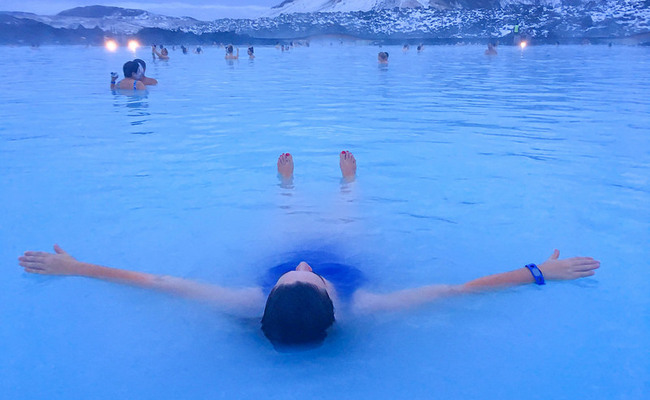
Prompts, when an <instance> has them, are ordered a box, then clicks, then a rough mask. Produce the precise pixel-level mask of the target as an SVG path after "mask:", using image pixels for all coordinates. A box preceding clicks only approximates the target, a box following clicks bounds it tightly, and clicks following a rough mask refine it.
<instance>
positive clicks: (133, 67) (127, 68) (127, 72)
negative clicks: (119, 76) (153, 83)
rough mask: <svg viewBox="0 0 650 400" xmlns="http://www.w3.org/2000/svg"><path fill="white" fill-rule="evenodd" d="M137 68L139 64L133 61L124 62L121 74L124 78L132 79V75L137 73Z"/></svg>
mask: <svg viewBox="0 0 650 400" xmlns="http://www.w3.org/2000/svg"><path fill="white" fill-rule="evenodd" d="M138 67H140V64H138V63H137V62H135V61H127V62H125V63H124V66H123V67H122V72H124V78H131V79H133V74H136V73H138Z"/></svg>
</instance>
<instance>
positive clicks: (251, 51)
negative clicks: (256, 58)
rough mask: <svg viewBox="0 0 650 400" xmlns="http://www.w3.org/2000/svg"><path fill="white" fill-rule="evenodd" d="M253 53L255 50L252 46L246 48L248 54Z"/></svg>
mask: <svg viewBox="0 0 650 400" xmlns="http://www.w3.org/2000/svg"><path fill="white" fill-rule="evenodd" d="M253 53H255V50H254V49H253V46H250V47H249V48H248V55H249V56H252V55H253Z"/></svg>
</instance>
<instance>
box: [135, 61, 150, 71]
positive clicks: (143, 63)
mask: <svg viewBox="0 0 650 400" xmlns="http://www.w3.org/2000/svg"><path fill="white" fill-rule="evenodd" d="M133 61H135V62H137V63H138V64H140V65H141V66H142V71H146V70H147V63H146V62H144V60H142V59H140V58H136V59H135V60H133Z"/></svg>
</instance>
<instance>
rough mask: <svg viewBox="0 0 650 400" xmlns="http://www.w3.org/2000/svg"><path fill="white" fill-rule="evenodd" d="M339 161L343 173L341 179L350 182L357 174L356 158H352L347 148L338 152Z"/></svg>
mask: <svg viewBox="0 0 650 400" xmlns="http://www.w3.org/2000/svg"><path fill="white" fill-rule="evenodd" d="M339 157H340V158H341V161H340V162H339V165H340V166H341V173H342V174H343V179H345V180H346V181H348V182H352V181H353V180H354V178H355V177H356V175H357V160H356V159H355V158H354V155H353V154H352V153H350V152H349V151H347V150H344V151H342V152H341V154H339Z"/></svg>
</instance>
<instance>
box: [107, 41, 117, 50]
mask: <svg viewBox="0 0 650 400" xmlns="http://www.w3.org/2000/svg"><path fill="white" fill-rule="evenodd" d="M104 45H105V46H106V49H107V50H108V51H115V50H117V42H116V41H115V40H107V41H106V43H104Z"/></svg>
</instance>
